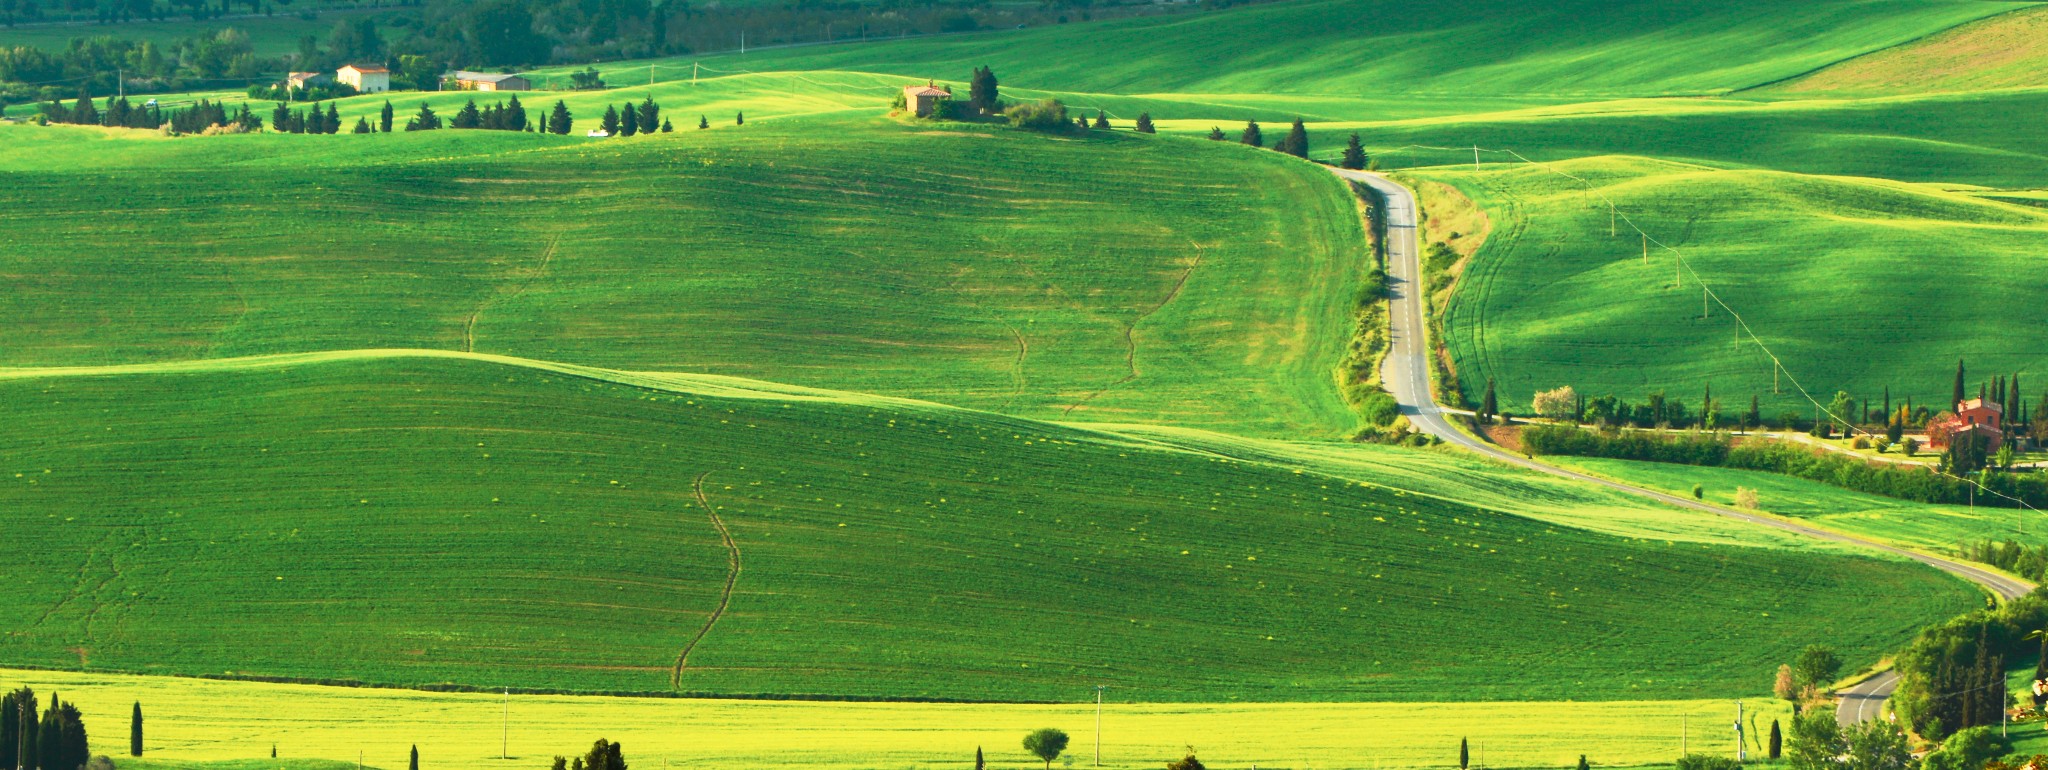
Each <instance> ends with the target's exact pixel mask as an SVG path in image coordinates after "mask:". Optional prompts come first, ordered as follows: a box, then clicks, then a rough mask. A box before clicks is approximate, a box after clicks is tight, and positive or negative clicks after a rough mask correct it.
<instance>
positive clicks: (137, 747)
mask: <svg viewBox="0 0 2048 770" xmlns="http://www.w3.org/2000/svg"><path fill="white" fill-rule="evenodd" d="M128 756H131V757H139V756H142V701H136V702H135V711H134V712H132V713H130V714H129V716H128Z"/></svg>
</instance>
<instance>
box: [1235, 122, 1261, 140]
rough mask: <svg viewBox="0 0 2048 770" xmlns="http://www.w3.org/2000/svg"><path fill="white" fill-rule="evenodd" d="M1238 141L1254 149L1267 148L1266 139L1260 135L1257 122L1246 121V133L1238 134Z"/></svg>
mask: <svg viewBox="0 0 2048 770" xmlns="http://www.w3.org/2000/svg"><path fill="white" fill-rule="evenodd" d="M1237 141H1238V142H1239V143H1241V144H1249V145H1251V146H1253V147H1264V146H1266V137H1265V136H1264V135H1262V134H1260V133H1259V122H1258V121H1256V120H1248V121H1245V124H1244V133H1241V134H1238V136H1237Z"/></svg>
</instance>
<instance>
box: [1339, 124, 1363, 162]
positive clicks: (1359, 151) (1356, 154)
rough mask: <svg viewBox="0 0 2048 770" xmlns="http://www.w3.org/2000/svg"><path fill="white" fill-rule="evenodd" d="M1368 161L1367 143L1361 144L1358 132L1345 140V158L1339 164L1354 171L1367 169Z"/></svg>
mask: <svg viewBox="0 0 2048 770" xmlns="http://www.w3.org/2000/svg"><path fill="white" fill-rule="evenodd" d="M1366 161H1367V158H1366V156H1365V145H1363V144H1359V142H1358V134H1356V133H1354V134H1352V135H1351V138H1350V139H1348V140H1346V141H1345V142H1344V160H1343V161H1341V162H1339V163H1338V165H1340V166H1343V167H1345V168H1348V169H1351V170H1353V171H1363V170H1365V164H1366Z"/></svg>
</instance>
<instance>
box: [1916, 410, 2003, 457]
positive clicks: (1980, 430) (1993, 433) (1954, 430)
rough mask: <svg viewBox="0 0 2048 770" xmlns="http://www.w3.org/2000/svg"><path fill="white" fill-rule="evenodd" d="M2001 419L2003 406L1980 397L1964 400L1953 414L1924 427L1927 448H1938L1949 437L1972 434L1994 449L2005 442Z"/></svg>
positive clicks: (1944, 445)
mask: <svg viewBox="0 0 2048 770" xmlns="http://www.w3.org/2000/svg"><path fill="white" fill-rule="evenodd" d="M2004 419H2005V408H2004V407H2001V406H1999V405H1997V404H1994V403H1991V402H1989V401H1986V400H1984V399H1981V398H1973V399H1970V400H1968V401H1964V402H1962V403H1960V404H1956V413H1955V414H1953V415H1948V416H1946V417H1943V418H1942V419H1940V420H1936V421H1935V422H1932V423H1929V424H1928V425H1927V445H1928V446H1930V447H1934V448H1936V449H1940V448H1942V447H1946V446H1948V445H1949V441H1950V437H1952V436H1959V435H1971V434H1975V435H1981V436H1984V437H1985V438H1987V439H1989V441H1988V442H1987V445H1988V446H1993V447H1995V446H1998V445H1999V444H2000V443H2002V442H2004V441H2005V425H2004Z"/></svg>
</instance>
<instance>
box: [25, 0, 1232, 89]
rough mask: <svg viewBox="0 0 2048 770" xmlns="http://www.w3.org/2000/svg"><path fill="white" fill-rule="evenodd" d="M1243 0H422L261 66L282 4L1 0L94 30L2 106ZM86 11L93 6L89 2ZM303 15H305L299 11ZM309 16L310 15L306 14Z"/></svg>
mask: <svg viewBox="0 0 2048 770" xmlns="http://www.w3.org/2000/svg"><path fill="white" fill-rule="evenodd" d="M1245 1H1246V0H1200V2H1153V1H1152V0H1044V1H1043V2H1040V3H1037V4H1016V3H1003V4H998V3H995V2H991V1H990V0H877V1H875V2H857V1H856V2H829V1H827V0H795V2H781V3H759V4H737V5H726V4H722V3H716V2H713V3H703V4H698V3H692V2H690V0H418V1H417V2H412V3H401V4H399V5H395V6H391V7H389V9H388V10H386V11H383V12H380V13H373V14H358V15H353V16H352V17H351V18H349V19H342V20H337V21H336V23H335V25H334V26H333V28H332V29H331V30H330V31H329V32H328V33H327V34H326V35H325V36H324V38H323V37H320V36H311V35H308V36H304V37H302V38H301V39H300V40H298V46H297V49H298V50H297V51H296V52H295V53H290V54H286V55H283V56H260V55H258V53H257V52H256V49H255V47H254V46H253V45H251V43H250V39H249V33H250V32H255V31H258V30H260V28H261V27H262V25H264V24H266V19H265V18H262V17H261V16H258V17H255V18H251V17H250V16H249V15H250V14H275V13H289V12H291V9H290V8H281V7H280V6H281V5H288V3H289V0H0V24H5V25H9V26H11V25H12V24H17V23H32V22H33V21H34V20H35V19H38V18H41V17H44V16H45V15H46V10H47V11H48V12H49V13H55V12H56V11H57V9H60V8H61V9H69V10H70V11H73V12H77V11H79V10H80V8H83V9H86V10H90V11H91V12H92V13H93V15H94V17H95V18H98V19H100V20H101V22H102V26H96V27H84V28H82V29H88V30H92V34H90V35H84V36H81V37H78V38H74V39H73V40H71V42H70V44H69V45H68V46H66V47H65V48H63V49H61V50H43V49H39V48H33V47H26V46H16V47H6V48H0V99H5V100H6V101H7V102H10V103H16V104H19V103H23V102H29V101H47V100H51V99H66V98H75V97H77V96H81V95H93V96H101V95H106V94H111V93H113V92H115V90H117V89H116V86H117V84H116V78H117V74H116V73H117V72H119V73H120V75H119V77H122V78H124V79H125V80H126V91H127V92H128V93H148V92H161V91H178V90H190V89H194V88H228V87H234V88H240V87H246V86H248V85H251V84H257V83H262V82H264V81H265V80H267V79H275V78H277V77H278V76H280V75H281V74H282V73H283V72H285V71H287V70H298V71H319V70H328V69H332V68H334V67H336V66H339V65H341V64H345V63H350V62H356V63H386V64H388V65H390V66H392V67H393V68H394V69H399V70H403V71H404V72H403V74H401V75H400V77H397V78H394V81H396V82H394V83H393V86H394V87H399V88H404V87H431V84H432V83H433V82H434V81H435V80H436V79H438V76H439V73H440V72H442V71H444V70H448V69H457V68H463V69H503V70H509V69H516V68H519V67H528V66H534V65H541V64H563V63H571V64H573V63H584V62H603V61H611V60H617V59H629V58H642V57H649V56H668V55H679V54H690V53H707V52H719V51H727V50H732V49H737V48H739V47H740V46H741V44H742V41H743V40H744V43H745V45H746V46H747V47H749V48H753V47H762V46H774V45H787V44H792V43H815V42H825V41H849V40H862V39H873V38H888V37H898V36H905V35H929V34H941V33H953V32H972V31H977V30H995V29H1013V28H1017V27H1031V26H1042V25H1049V24H1064V23H1069V22H1075V21H1088V20H1094V19H1102V18H1114V17H1125V16H1137V15H1149V14H1160V13H1174V12H1187V11H1195V10H1201V9H1213V8H1219V7H1224V6H1228V5H1233V4H1240V3H1242V2H1245ZM94 3H97V5H95V4H94ZM301 13H311V11H302V12H301ZM186 17H190V18H194V19H202V20H203V19H221V21H222V26H223V28H222V29H220V30H216V31H212V32H209V33H206V34H203V35H198V36H195V37H192V38H188V39H184V40H179V41H176V42H174V43H169V44H157V43H150V42H141V41H136V40H132V39H128V38H126V37H123V36H122V33H123V29H124V26H126V25H127V24H132V23H146V20H158V19H165V18H186ZM316 18H317V17H316Z"/></svg>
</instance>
